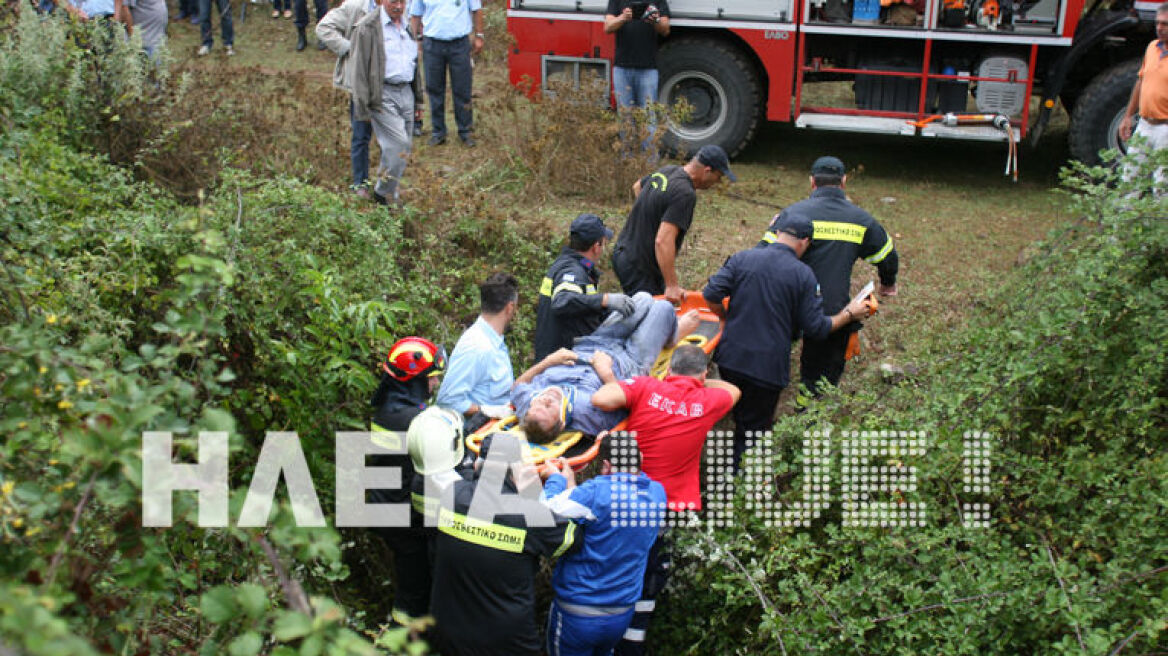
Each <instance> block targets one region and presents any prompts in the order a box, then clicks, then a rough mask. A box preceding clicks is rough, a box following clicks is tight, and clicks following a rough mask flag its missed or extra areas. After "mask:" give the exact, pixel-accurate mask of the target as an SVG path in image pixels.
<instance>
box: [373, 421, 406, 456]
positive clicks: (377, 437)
mask: <svg viewBox="0 0 1168 656" xmlns="http://www.w3.org/2000/svg"><path fill="white" fill-rule="evenodd" d="M370 427H371V428H372V429H373V430H372V431H370V432H371V433H373V435H372V436H371V440H372V442H373V443H374V444H376V445H377V446H379V447H381V448H383V449H389V450H390V451H397V452H398V453H405V450H406V434H405V432H404V431H392V430H389V429H388V428H384V427H382V426H378V425H377V424H373V423H370Z"/></svg>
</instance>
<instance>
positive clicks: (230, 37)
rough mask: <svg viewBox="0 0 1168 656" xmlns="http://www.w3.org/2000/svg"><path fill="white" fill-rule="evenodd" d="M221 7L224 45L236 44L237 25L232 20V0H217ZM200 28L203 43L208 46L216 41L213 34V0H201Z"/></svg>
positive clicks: (219, 7)
mask: <svg viewBox="0 0 1168 656" xmlns="http://www.w3.org/2000/svg"><path fill="white" fill-rule="evenodd" d="M215 3H216V6H217V7H218V9H219V28H220V30H221V31H222V33H223V45H225V46H230V45H234V44H235V27H234V25H233V24H232V22H231V0H215ZM199 30H200V31H201V32H202V33H203V45H205V46H207V47H208V48H210V47H211V44H212V43H213V42H214V41H215V39H214V37H212V36H211V0H199Z"/></svg>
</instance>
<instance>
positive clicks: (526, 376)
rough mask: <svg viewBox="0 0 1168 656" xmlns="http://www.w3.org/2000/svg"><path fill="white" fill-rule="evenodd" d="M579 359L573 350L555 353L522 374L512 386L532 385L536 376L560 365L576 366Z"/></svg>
mask: <svg viewBox="0 0 1168 656" xmlns="http://www.w3.org/2000/svg"><path fill="white" fill-rule="evenodd" d="M577 359H579V356H577V355H576V352H575V351H573V350H571V349H566V348H562V349H560V350H558V351H555V352H553V353H549V354H548V355H547V356H546V357H545V358H544V359H542V360H540V361H539V362H536V363H535V364H533V365H532V366H531V367H530V368H529V369H528V370H527V371H525V372H523V373H522V374H520V375H519V377H518V378H516V379H515V383H514V384H513V385H512V387H514V386H515V385H518V384H520V383H530V382H531V381H532V380H533V379H535V377H536V376H538V375H540V374H541V373H543V372H544V371H546V370H547V369H548V368H550V367H554V366H556V365H560V364H574V363H575V362H576V360H577Z"/></svg>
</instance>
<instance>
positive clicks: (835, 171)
mask: <svg viewBox="0 0 1168 656" xmlns="http://www.w3.org/2000/svg"><path fill="white" fill-rule="evenodd" d="M847 172H848V171H847V169H845V168H844V163H843V162H842V161H840V158H838V157H832V156H831V155H825V156H823V157H820V158H819V159H817V160H815V163H814V164H812V165H811V175H834V176H838V177H841V178H842V177H844V175H845V174H846V173H847Z"/></svg>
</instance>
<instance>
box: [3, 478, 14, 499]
mask: <svg viewBox="0 0 1168 656" xmlns="http://www.w3.org/2000/svg"><path fill="white" fill-rule="evenodd" d="M15 489H16V483H13V482H12V481H5V482H4V485H0V492H3V493H4V496H8V495H9V494H12V491H13V490H15Z"/></svg>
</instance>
